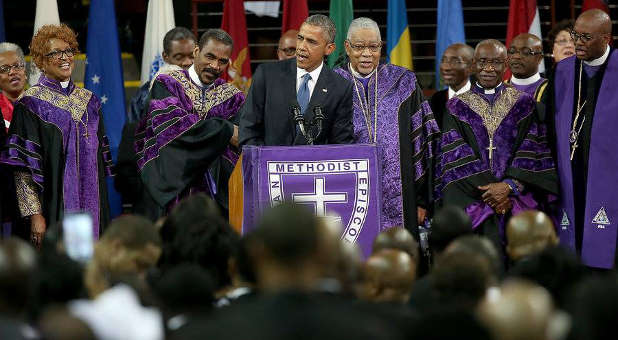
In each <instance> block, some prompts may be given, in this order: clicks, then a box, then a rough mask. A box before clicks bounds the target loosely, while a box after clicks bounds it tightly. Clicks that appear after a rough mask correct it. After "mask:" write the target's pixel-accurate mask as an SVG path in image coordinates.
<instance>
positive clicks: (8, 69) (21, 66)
mask: <svg viewBox="0 0 618 340" xmlns="http://www.w3.org/2000/svg"><path fill="white" fill-rule="evenodd" d="M25 68H26V64H24V63H15V64H13V65H2V66H0V73H3V74H9V73H11V70H13V69H15V71H21V70H23V69H25Z"/></svg>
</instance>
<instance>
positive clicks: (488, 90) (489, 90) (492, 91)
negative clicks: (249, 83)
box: [476, 83, 502, 94]
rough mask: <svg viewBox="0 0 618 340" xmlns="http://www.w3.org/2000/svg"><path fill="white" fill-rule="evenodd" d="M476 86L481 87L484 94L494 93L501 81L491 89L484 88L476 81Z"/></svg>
mask: <svg viewBox="0 0 618 340" xmlns="http://www.w3.org/2000/svg"><path fill="white" fill-rule="evenodd" d="M476 86H477V87H478V88H480V89H482V90H483V91H484V93H485V94H495V93H496V90H498V89H499V88H500V86H502V83H500V84H498V86H496V87H494V88H493V89H486V88H484V87H482V86H481V84H479V83H476Z"/></svg>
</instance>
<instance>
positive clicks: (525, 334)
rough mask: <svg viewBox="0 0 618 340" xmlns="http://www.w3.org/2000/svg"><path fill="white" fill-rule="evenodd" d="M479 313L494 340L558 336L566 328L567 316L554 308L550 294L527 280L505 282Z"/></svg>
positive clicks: (550, 339)
mask: <svg viewBox="0 0 618 340" xmlns="http://www.w3.org/2000/svg"><path fill="white" fill-rule="evenodd" d="M478 313H479V318H480V319H481V320H482V322H483V323H484V324H485V325H486V326H487V328H488V329H489V330H490V332H491V334H492V335H493V338H494V339H495V340H558V339H561V338H562V337H563V336H564V335H566V333H567V332H568V321H567V320H568V319H567V317H566V315H564V314H561V313H557V311H556V310H555V309H554V305H553V302H552V298H551V295H550V294H549V293H548V292H547V291H546V290H545V289H544V288H542V287H540V286H537V285H535V284H532V283H530V282H526V281H510V282H506V283H504V284H503V285H502V286H501V288H500V290H499V292H498V293H496V294H494V295H488V296H487V297H486V298H485V299H484V300H483V302H482V303H481V304H480V306H479V310H478Z"/></svg>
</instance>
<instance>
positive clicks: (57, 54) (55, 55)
mask: <svg viewBox="0 0 618 340" xmlns="http://www.w3.org/2000/svg"><path fill="white" fill-rule="evenodd" d="M74 55H75V50H74V49H72V48H69V49H66V50H64V51H53V52H49V53H47V54H46V55H45V56H46V57H48V58H51V59H56V60H60V59H62V58H63V57H65V56H66V58H73V56H74Z"/></svg>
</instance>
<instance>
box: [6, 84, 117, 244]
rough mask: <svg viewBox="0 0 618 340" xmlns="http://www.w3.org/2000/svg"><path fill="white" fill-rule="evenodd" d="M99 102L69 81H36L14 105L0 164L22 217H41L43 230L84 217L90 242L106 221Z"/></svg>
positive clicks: (106, 154) (105, 152)
mask: <svg viewBox="0 0 618 340" xmlns="http://www.w3.org/2000/svg"><path fill="white" fill-rule="evenodd" d="M101 112H102V111H101V102H100V100H99V99H98V98H97V97H96V96H95V95H94V94H93V93H92V92H90V91H88V90H86V89H82V88H78V87H76V86H75V84H74V83H73V82H72V81H70V82H69V84H68V87H67V88H62V86H61V84H60V82H58V81H56V80H53V79H50V78H47V77H45V76H41V78H40V79H39V82H38V84H36V85H35V86H33V87H31V88H29V89H28V90H26V92H25V93H24V94H23V95H22V96H21V97H20V99H19V100H17V102H15V108H14V114H13V120H12V122H11V127H10V128H9V134H8V139H7V145H6V147H5V148H4V150H3V151H2V153H1V154H0V162H1V163H4V164H7V165H10V166H12V167H13V170H14V172H15V180H16V191H17V201H18V203H19V208H20V211H21V214H22V216H24V217H26V216H30V215H33V214H37V213H41V214H42V215H43V217H45V221H46V223H47V225H48V226H51V225H53V224H55V223H57V222H59V221H61V220H62V218H63V215H64V214H65V213H70V212H86V213H88V214H90V215H91V216H92V218H93V232H94V237H95V238H98V236H99V234H100V231H102V228H104V227H105V226H106V224H107V222H108V220H109V208H108V201H107V184H106V181H105V176H106V175H112V159H111V154H110V151H109V144H108V142H107V138H106V137H105V136H104V132H105V130H104V128H103V117H102V113H101Z"/></svg>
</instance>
